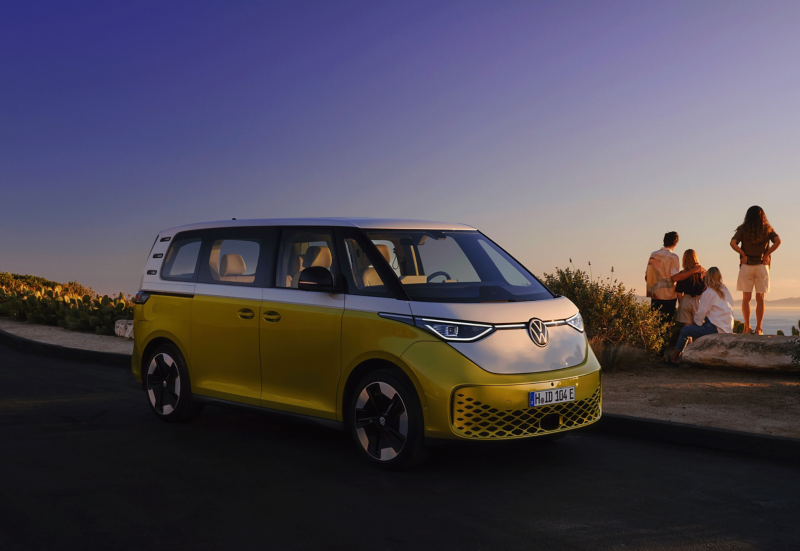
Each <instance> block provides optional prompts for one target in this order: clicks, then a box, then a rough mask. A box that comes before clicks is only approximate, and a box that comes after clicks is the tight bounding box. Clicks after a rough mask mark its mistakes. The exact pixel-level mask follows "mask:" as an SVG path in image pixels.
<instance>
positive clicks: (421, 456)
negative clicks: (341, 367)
mask: <svg viewBox="0 0 800 551" xmlns="http://www.w3.org/2000/svg"><path fill="white" fill-rule="evenodd" d="M376 403H377V406H376ZM348 408H349V409H348V416H347V419H348V425H349V428H350V433H351V434H352V435H353V440H354V441H355V443H356V446H357V447H358V449H359V450H360V451H361V454H362V455H363V456H364V457H366V458H367V460H368V461H369V462H370V463H372V464H373V465H376V466H378V467H381V468H385V469H395V470H400V469H408V468H411V467H414V466H416V465H419V464H420V463H422V462H423V461H424V460H425V459H426V458H427V457H428V450H427V448H426V447H425V423H424V418H423V415H422V405H421V404H420V401H419V396H417V391H416V390H415V389H414V385H412V384H411V382H410V381H408V379H407V378H406V376H405V375H404V374H403V373H402V372H401V371H399V370H393V369H380V370H377V371H373V372H371V373H368V374H367V375H366V376H365V377H364V378H362V379H361V380H360V381H359V382H358V384H357V385H356V387H355V390H354V391H353V394H352V395H351V396H350V400H349V404H348ZM401 410H402V411H401Z"/></svg>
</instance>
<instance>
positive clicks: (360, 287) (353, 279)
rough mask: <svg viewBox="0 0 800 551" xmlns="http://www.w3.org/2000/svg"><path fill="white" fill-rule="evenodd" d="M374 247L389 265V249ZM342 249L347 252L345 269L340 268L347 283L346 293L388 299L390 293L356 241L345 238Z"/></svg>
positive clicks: (380, 246) (379, 245)
mask: <svg viewBox="0 0 800 551" xmlns="http://www.w3.org/2000/svg"><path fill="white" fill-rule="evenodd" d="M376 247H377V248H378V251H379V252H380V253H381V254H382V255H383V257H384V258H385V259H386V261H387V262H389V263H391V251H390V250H389V247H387V246H386V245H382V244H377V243H376ZM344 249H345V251H346V252H347V267H346V268H345V267H342V272H343V273H344V275H345V277H346V278H347V280H348V283H349V285H348V289H349V290H348V292H349V293H350V294H353V295H366V296H385V297H390V296H391V293H390V292H389V290H388V289H387V288H386V285H385V284H384V282H383V279H382V278H381V276H380V275H379V274H378V271H377V270H376V269H375V267H374V266H373V265H372V261H370V259H369V258H367V255H366V253H364V250H363V249H362V248H361V245H359V244H358V241H356V240H355V239H352V238H346V239H345V240H344Z"/></svg>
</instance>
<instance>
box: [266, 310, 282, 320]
mask: <svg viewBox="0 0 800 551" xmlns="http://www.w3.org/2000/svg"><path fill="white" fill-rule="evenodd" d="M264 321H269V322H272V323H275V322H276V321H281V315H280V314H279V313H278V312H275V311H274V310H270V311H269V312H264Z"/></svg>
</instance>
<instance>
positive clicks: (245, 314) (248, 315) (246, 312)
mask: <svg viewBox="0 0 800 551" xmlns="http://www.w3.org/2000/svg"><path fill="white" fill-rule="evenodd" d="M237 314H238V315H239V317H240V318H242V319H243V320H251V319H253V316H255V315H256V313H255V312H253V311H252V310H251V309H250V308H242V309H241V310H239V311H238V312H237Z"/></svg>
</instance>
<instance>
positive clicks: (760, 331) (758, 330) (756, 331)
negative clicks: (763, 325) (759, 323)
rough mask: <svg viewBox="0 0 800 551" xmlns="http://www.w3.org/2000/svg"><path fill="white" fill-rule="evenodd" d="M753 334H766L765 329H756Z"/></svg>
mask: <svg viewBox="0 0 800 551" xmlns="http://www.w3.org/2000/svg"><path fill="white" fill-rule="evenodd" d="M753 334H754V335H763V334H764V330H763V329H756V330H755V331H753Z"/></svg>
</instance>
